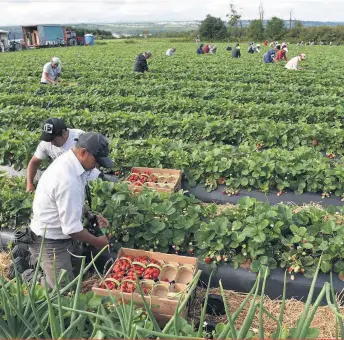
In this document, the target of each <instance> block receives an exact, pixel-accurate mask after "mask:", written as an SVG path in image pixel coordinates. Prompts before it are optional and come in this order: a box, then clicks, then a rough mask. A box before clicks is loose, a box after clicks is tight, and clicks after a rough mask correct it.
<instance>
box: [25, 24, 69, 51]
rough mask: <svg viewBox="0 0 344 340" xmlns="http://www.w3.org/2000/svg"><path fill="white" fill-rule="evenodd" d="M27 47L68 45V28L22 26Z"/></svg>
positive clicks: (57, 26)
mask: <svg viewBox="0 0 344 340" xmlns="http://www.w3.org/2000/svg"><path fill="white" fill-rule="evenodd" d="M22 32H23V39H24V45H25V46H26V47H30V48H32V47H52V46H54V47H55V46H57V47H58V46H65V45H67V33H66V28H65V27H64V26H61V25H37V26H22Z"/></svg>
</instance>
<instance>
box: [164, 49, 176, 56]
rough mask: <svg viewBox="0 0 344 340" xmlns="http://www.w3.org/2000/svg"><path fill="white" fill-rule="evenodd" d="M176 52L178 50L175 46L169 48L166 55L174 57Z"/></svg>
mask: <svg viewBox="0 0 344 340" xmlns="http://www.w3.org/2000/svg"><path fill="white" fill-rule="evenodd" d="M174 52H176V48H175V47H172V48H169V49H168V50H167V51H166V57H172V56H173V55H174Z"/></svg>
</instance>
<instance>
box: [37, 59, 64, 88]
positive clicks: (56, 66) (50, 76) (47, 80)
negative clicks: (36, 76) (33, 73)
mask: <svg viewBox="0 0 344 340" xmlns="http://www.w3.org/2000/svg"><path fill="white" fill-rule="evenodd" d="M60 75H61V60H60V59H59V58H57V57H53V58H52V59H51V61H50V62H48V63H46V64H45V65H44V67H43V72H42V77H41V84H52V85H55V84H57V82H58V78H59V77H60Z"/></svg>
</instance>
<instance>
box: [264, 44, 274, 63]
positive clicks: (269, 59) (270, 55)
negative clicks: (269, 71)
mask: <svg viewBox="0 0 344 340" xmlns="http://www.w3.org/2000/svg"><path fill="white" fill-rule="evenodd" d="M275 53H276V52H275V49H273V48H272V49H271V50H269V51H268V52H266V53H265V54H264V57H263V62H264V63H267V64H268V63H273V62H274V58H275Z"/></svg>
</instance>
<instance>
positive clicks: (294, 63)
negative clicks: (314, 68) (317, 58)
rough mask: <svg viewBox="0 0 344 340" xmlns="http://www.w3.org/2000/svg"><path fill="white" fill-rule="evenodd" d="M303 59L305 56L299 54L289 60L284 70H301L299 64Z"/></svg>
mask: <svg viewBox="0 0 344 340" xmlns="http://www.w3.org/2000/svg"><path fill="white" fill-rule="evenodd" d="M305 59H306V55H305V54H304V53H301V54H300V55H299V56H297V57H294V58H292V59H290V60H289V61H288V62H287V64H286V65H285V68H286V69H287V70H296V71H299V70H302V68H301V67H300V66H299V63H300V62H301V61H302V60H305Z"/></svg>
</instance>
